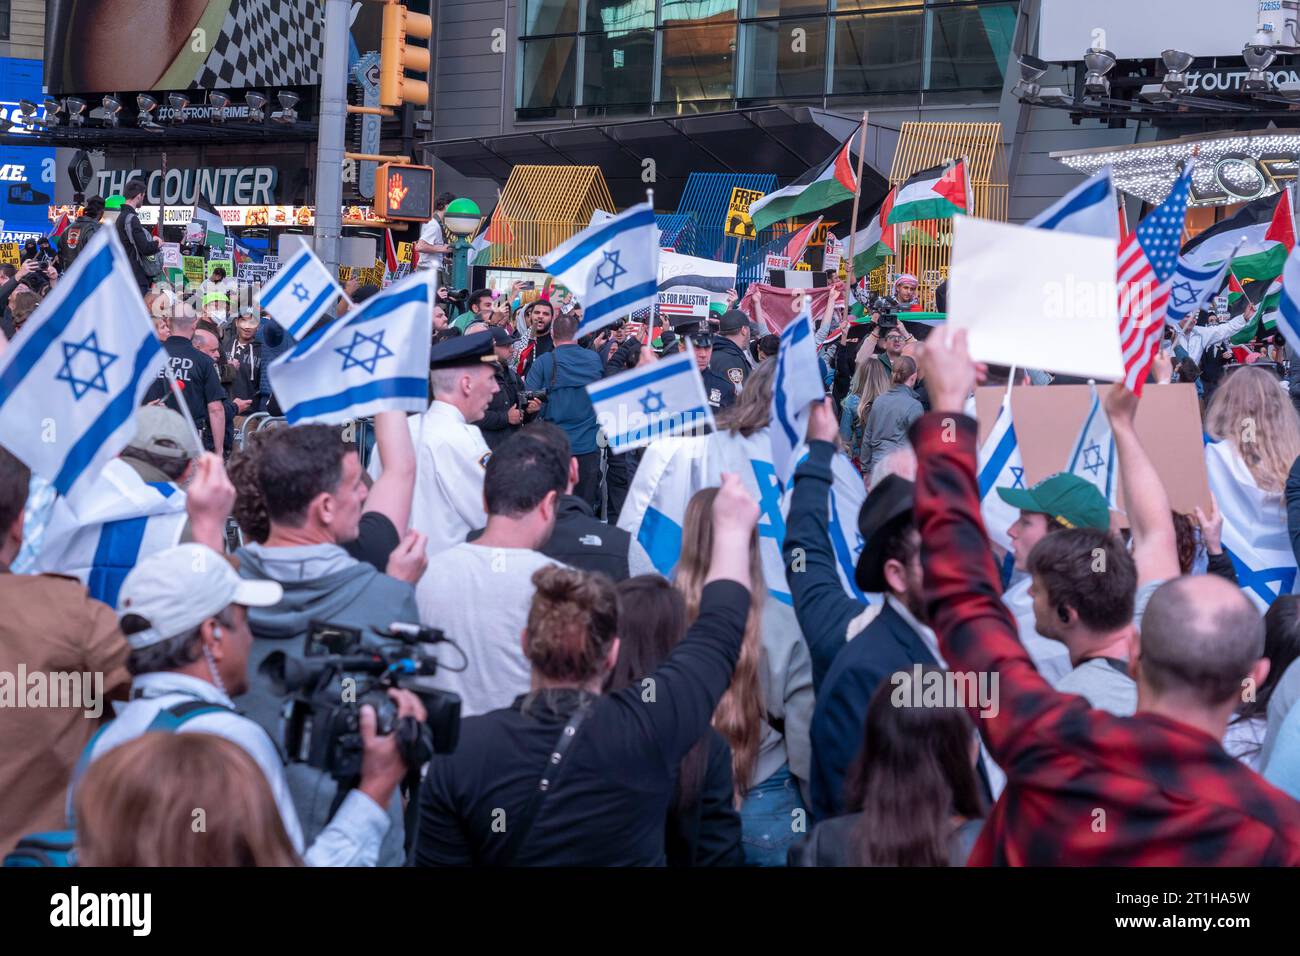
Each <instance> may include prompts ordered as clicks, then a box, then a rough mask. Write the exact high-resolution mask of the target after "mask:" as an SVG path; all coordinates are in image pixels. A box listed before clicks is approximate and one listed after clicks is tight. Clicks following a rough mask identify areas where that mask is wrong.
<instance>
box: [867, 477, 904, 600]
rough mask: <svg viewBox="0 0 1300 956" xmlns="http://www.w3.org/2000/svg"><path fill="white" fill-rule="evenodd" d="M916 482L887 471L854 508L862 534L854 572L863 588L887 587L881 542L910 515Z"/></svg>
mask: <svg viewBox="0 0 1300 956" xmlns="http://www.w3.org/2000/svg"><path fill="white" fill-rule="evenodd" d="M915 500H916V485H915V484H914V483H913V482H910V481H908V480H907V479H906V478H900V477H899V476H898V475H889V476H888V477H886V478H885V479H884V480H883V481H881V482H880V484H878V485H876V487H875V488H873V489H872V490H871V493H870V494H869V495H867V500H866V501H864V502H863V503H862V510H861V511H859V512H858V532H859V533H860V534H861V535H862V553H861V554H860V555H858V566H857V569H856V574H855V575H854V576H855V578H856V579H857V582H858V587H860V588H861V589H862V590H864V591H876V592H878V591H887V590H889V587H888V585H887V584H886V583H885V542H887V541H888V540H889V536H890V535H891V534H893V533H894V531H895V529H897V527H898V526H899V525H900V524H903V523H905V522H907V521H909V520H911V517H912V504H913V502H914V501H915Z"/></svg>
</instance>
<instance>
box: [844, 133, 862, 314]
mask: <svg viewBox="0 0 1300 956" xmlns="http://www.w3.org/2000/svg"><path fill="white" fill-rule="evenodd" d="M866 152H867V111H866V110H863V111H862V135H861V137H860V138H859V140H858V181H857V183H856V184H855V185H856V186H857V188H856V189H855V190H854V191H853V216H852V218H851V219H850V220H849V267H848V276H849V281H848V288H849V289H852V288H853V283H854V282H855V281H856V279H857V276H856V275H854V274H853V246H854V241H853V240H854V239H855V238H856V237H857V234H858V203H859V202H860V201H861V199H862V158H863V156H864V155H865V154H866ZM847 302H848V298H847V296H846V297H845V303H846V307H847Z"/></svg>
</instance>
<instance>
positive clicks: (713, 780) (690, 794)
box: [605, 574, 744, 866]
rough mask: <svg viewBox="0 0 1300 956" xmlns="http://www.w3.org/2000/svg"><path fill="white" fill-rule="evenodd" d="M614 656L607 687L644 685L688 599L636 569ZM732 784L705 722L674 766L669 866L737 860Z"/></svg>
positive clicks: (724, 749) (723, 744)
mask: <svg viewBox="0 0 1300 956" xmlns="http://www.w3.org/2000/svg"><path fill="white" fill-rule="evenodd" d="M617 590H618V660H617V661H615V662H614V669H613V670H612V671H610V673H609V677H608V678H606V680H605V693H607V694H608V693H611V692H613V691H617V690H622V689H623V688H624V687H632V688H635V689H636V690H638V691H640V690H643V689H646V688H647V687H648V684H647V678H648V677H649V675H650V674H653V673H654V672H655V670H656V669H657V668H658V667H659V666H660V665H661V664H662V663H663V662H664V661H665V660H667V658H668V655H669V654H671V653H672V650H673V648H674V647H676V646H677V645H678V644H679V643H680V642H681V639H682V637H683V636H684V635H685V634H686V602H685V600H683V599H682V595H681V592H679V591H677V590H676V589H675V588H673V586H672V585H671V584H669V583H668V581H667V580H666V579H664V578H663V577H661V576H660V575H658V574H642V575H638V576H637V577H634V578H628V579H627V580H626V581H620V582H619V583H618V585H617ZM734 801H735V791H734V789H733V787H732V776H731V748H730V747H728V746H727V741H726V740H725V739H724V738H723V736H722V735H721V734H720V733H718V732H717V731H716V730H715V729H713V728H712V727H710V728H709V729H708V730H707V731H706V732H705V734H704V736H702V737H701V738H700V739H699V742H698V743H696V745H695V746H694V747H692V748H691V751H690V753H688V754H687V755H686V756H685V758H683V760H682V762H681V765H680V766H679V767H678V773H677V788H676V791H675V793H674V794H673V804H672V807H671V808H670V809H669V811H668V823H667V827H666V832H665V842H666V846H665V850H666V852H667V855H668V865H669V866H739V865H740V864H741V862H743V860H744V854H743V852H742V851H741V846H740V814H738V813H737V812H736V807H735V802H734Z"/></svg>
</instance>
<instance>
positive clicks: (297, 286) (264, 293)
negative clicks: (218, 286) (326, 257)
mask: <svg viewBox="0 0 1300 956" xmlns="http://www.w3.org/2000/svg"><path fill="white" fill-rule="evenodd" d="M342 294H343V290H342V289H341V288H339V284H338V283H337V282H336V281H335V280H334V277H333V276H332V275H330V273H329V270H328V269H326V268H325V263H323V262H321V261H320V260H319V259H317V258H316V253H314V252H312V251H311V249H309V248H308V247H307V246H303V247H302V248H301V249H299V250H298V251H297V252H296V253H294V255H293V257H292V258H290V259H289V261H288V262H286V263H285V264H284V265H283V266H281V267H280V271H279V272H277V273H276V274H275V277H274V278H273V279H271V281H269V282H267V283H266V285H264V286H262V290H261V291H260V292H259V293H258V294H257V301H258V304H259V305H260V306H261V307H262V308H263V309H265V310H266V311H267V312H269V313H271V318H273V319H275V321H276V322H278V323H280V325H281V326H283V327H284V330H285V331H286V332H288V333H289V335H291V336H293V337H294V338H295V339H300V338H302V337H303V336H304V335H306V334H307V332H308V330H310V329H311V327H312V326H313V325H315V324H316V323H317V322H318V321H319V320H320V318H321V316H323V315H324V314H325V313H326V312H328V311H330V309H332V308H334V304H335V303H336V302H338V300H339V296H341V295H342Z"/></svg>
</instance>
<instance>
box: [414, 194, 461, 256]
mask: <svg viewBox="0 0 1300 956" xmlns="http://www.w3.org/2000/svg"><path fill="white" fill-rule="evenodd" d="M451 200H452V195H451V193H443V194H442V195H440V196H439V197H438V199H437V201H436V202H435V203H434V204H433V218H432V219H430V220H429V221H428V222H426V223H425V224H424V225H423V226H421V227H420V238H419V240H417V241H416V243H415V251H416V253H417V254H418V255H419V257H420V259H419V262H418V263H417V264H416V268H417V269H420V270H425V269H433V270H435V271H437V272H442V271H443V256H444V255H446V254H447V253H449V252H451V246H449V245H448V244H447V234H446V233H445V232H444V231H443V228H442V214H443V211H444V210H445V209H446V208H447V204H448V203H450V202H451Z"/></svg>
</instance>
